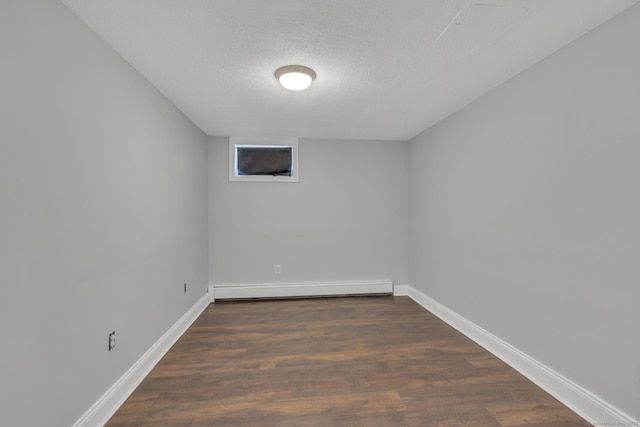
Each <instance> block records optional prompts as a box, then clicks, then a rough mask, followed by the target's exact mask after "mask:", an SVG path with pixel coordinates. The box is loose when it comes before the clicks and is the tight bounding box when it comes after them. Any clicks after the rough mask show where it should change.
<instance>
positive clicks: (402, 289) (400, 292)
mask: <svg viewBox="0 0 640 427" xmlns="http://www.w3.org/2000/svg"><path fill="white" fill-rule="evenodd" d="M393 295H395V296H397V297H399V296H407V295H409V285H393Z"/></svg>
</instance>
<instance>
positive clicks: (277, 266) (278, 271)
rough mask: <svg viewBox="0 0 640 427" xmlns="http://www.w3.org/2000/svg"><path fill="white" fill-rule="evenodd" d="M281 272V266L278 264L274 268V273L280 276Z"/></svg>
mask: <svg viewBox="0 0 640 427" xmlns="http://www.w3.org/2000/svg"><path fill="white" fill-rule="evenodd" d="M280 271H281V269H280V264H276V265H275V267H274V268H273V272H274V273H275V274H280Z"/></svg>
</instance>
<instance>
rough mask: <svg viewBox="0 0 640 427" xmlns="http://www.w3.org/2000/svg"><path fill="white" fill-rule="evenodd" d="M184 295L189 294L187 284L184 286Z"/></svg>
mask: <svg viewBox="0 0 640 427" xmlns="http://www.w3.org/2000/svg"><path fill="white" fill-rule="evenodd" d="M184 293H185V294H186V293H187V284H186V283H185V284H184Z"/></svg>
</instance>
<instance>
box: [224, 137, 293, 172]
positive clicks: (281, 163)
mask: <svg viewBox="0 0 640 427" xmlns="http://www.w3.org/2000/svg"><path fill="white" fill-rule="evenodd" d="M229 181H252V182H297V181H298V138H240V137H230V138H229Z"/></svg>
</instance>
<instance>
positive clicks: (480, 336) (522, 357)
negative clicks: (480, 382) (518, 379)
mask: <svg viewBox="0 0 640 427" xmlns="http://www.w3.org/2000/svg"><path fill="white" fill-rule="evenodd" d="M408 288H409V289H408V291H409V292H408V295H409V297H410V298H411V299H412V300H414V301H415V302H417V303H418V304H420V305H421V306H422V307H424V308H425V309H427V310H428V311H430V312H431V313H433V314H434V315H436V316H437V317H439V318H440V319H442V320H443V321H444V322H446V323H447V324H449V325H450V326H452V327H453V328H455V329H457V330H458V331H459V332H461V333H462V334H464V335H466V336H467V337H468V338H470V339H471V340H473V341H475V342H476V343H477V344H479V345H480V346H482V347H484V348H485V349H486V350H488V351H489V352H491V353H493V354H494V355H495V356H497V357H498V358H499V359H501V360H502V361H504V362H505V363H507V364H508V365H509V366H511V367H512V368H514V369H515V370H517V371H518V372H520V373H521V374H522V375H524V376H525V377H527V378H528V379H529V380H531V381H532V382H533V383H535V384H536V385H538V386H539V387H540V388H542V389H543V390H545V391H546V392H547V393H549V394H551V395H552V396H553V397H555V398H556V399H558V400H559V401H560V402H562V403H563V404H564V405H566V406H567V407H568V408H570V409H571V410H573V411H574V412H575V413H577V414H578V415H580V416H581V417H583V418H584V419H586V420H587V421H588V422H590V423H592V424H596V425H597V424H603V423H606V424H611V425H614V424H613V423H615V425H621V426H637V425H640V423H639V422H638V421H637V420H634V419H633V418H632V417H630V416H629V415H627V414H625V413H624V412H622V411H620V410H618V409H617V408H615V407H614V406H612V405H610V404H609V403H607V402H605V401H604V400H602V399H600V398H599V397H598V396H596V395H594V394H593V393H591V392H590V391H588V390H585V389H584V388H582V387H581V386H579V385H578V384H576V383H574V382H573V381H571V380H569V379H567V378H566V377H564V376H562V375H561V374H559V373H557V372H556V371H554V370H552V369H551V368H549V367H548V366H546V365H544V364H542V363H540V362H539V361H537V360H536V359H534V358H532V357H531V356H529V355H527V354H525V353H523V352H522V351H520V350H518V349H517V348H515V347H513V346H512V345H510V344H509V343H507V342H505V341H503V340H501V339H500V338H498V337H497V336H495V335H493V334H491V333H490V332H488V331H486V330H485V329H483V328H481V327H480V326H478V325H476V324H475V323H473V322H471V321H470V320H468V319H466V318H465V317H463V316H461V315H459V314H458V313H456V312H454V311H453V310H451V309H449V308H448V307H446V306H444V305H442V304H440V303H439V302H437V301H436V300H434V299H432V298H430V297H428V296H427V295H425V294H424V293H422V292H420V291H419V290H417V289H415V288H413V287H412V286H409V287H408Z"/></svg>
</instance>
